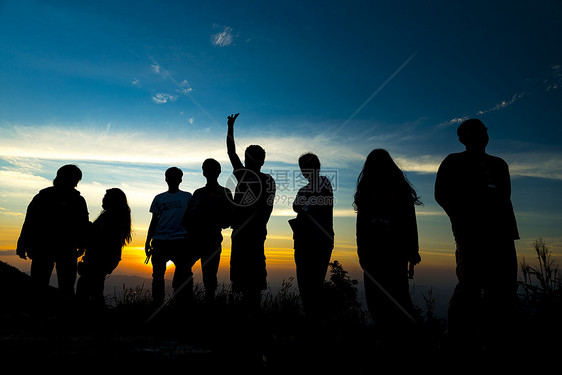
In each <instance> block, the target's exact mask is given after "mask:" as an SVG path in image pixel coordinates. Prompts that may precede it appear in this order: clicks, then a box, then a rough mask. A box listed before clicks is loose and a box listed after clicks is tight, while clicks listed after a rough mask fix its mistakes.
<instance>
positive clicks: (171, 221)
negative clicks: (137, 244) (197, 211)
mask: <svg viewBox="0 0 562 375" xmlns="http://www.w3.org/2000/svg"><path fill="white" fill-rule="evenodd" d="M190 200H191V193H188V192H186V191H181V190H180V191H178V192H176V193H173V194H172V193H169V192H164V193H160V194H158V195H157V196H156V197H154V200H153V201H152V204H151V205H150V212H152V213H153V214H155V215H159V219H158V223H157V225H156V229H155V231H154V236H153V238H154V239H155V240H177V239H182V238H184V237H185V235H186V233H187V232H186V230H185V229H184V227H183V225H182V221H183V215H184V214H185V210H186V209H187V205H188V204H189V201H190Z"/></svg>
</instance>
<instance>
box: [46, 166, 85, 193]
mask: <svg viewBox="0 0 562 375" xmlns="http://www.w3.org/2000/svg"><path fill="white" fill-rule="evenodd" d="M81 179H82V171H81V170H80V168H78V167H77V166H76V165H74V164H67V165H63V166H62V167H60V168H59V170H58V171H57V176H56V177H55V179H54V180H53V185H54V186H56V187H62V188H70V189H72V188H74V187H76V185H78V183H79V182H80V180H81Z"/></svg>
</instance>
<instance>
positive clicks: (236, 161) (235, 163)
mask: <svg viewBox="0 0 562 375" xmlns="http://www.w3.org/2000/svg"><path fill="white" fill-rule="evenodd" d="M238 115H239V113H237V114H235V115H230V116H228V120H227V125H228V131H227V133H226V151H227V153H228V157H229V159H230V163H231V164H232V168H234V170H237V169H240V168H244V165H243V164H242V162H241V161H240V158H239V157H238V154H236V143H235V142H234V122H235V121H236V118H237V117H238Z"/></svg>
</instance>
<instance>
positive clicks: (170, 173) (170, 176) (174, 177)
mask: <svg viewBox="0 0 562 375" xmlns="http://www.w3.org/2000/svg"><path fill="white" fill-rule="evenodd" d="M165 176H166V182H167V183H168V186H169V187H170V188H178V187H179V186H180V184H181V182H182V177H183V172H182V171H181V169H179V168H177V167H170V168H168V169H167V170H166V173H165Z"/></svg>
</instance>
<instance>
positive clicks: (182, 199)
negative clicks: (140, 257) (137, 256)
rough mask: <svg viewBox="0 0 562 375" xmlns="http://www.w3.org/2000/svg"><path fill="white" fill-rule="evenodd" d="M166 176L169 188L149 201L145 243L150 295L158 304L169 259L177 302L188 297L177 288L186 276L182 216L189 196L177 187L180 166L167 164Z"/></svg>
mask: <svg viewBox="0 0 562 375" xmlns="http://www.w3.org/2000/svg"><path fill="white" fill-rule="evenodd" d="M165 176H166V183H167V184H168V191H166V192H164V193H160V194H158V195H157V196H156V197H154V200H153V201H152V204H151V206H150V212H151V213H152V220H151V221H150V226H149V228H148V234H147V237H146V244H145V251H146V255H147V257H148V258H150V257H151V258H152V299H153V302H154V303H155V304H157V305H158V304H162V303H163V302H164V296H165V284H164V275H165V273H166V263H167V262H168V261H172V262H174V265H175V266H176V270H175V272H174V278H173V281H172V287H173V289H174V296H175V298H176V300H177V301H178V302H181V301H185V300H187V299H186V298H184V297H185V296H184V295H182V294H181V292H180V291H181V289H182V285H183V284H185V283H186V282H187V281H188V280H187V279H188V278H189V256H188V252H187V244H186V238H185V236H186V234H187V232H186V230H185V228H184V227H183V225H182V220H183V216H184V215H185V211H186V209H187V206H188V204H189V201H190V200H191V193H189V192H186V191H182V190H180V189H179V185H180V184H181V182H182V177H183V172H182V171H181V170H180V169H179V168H177V167H171V168H168V170H166V174H165ZM148 258H147V259H148Z"/></svg>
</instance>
